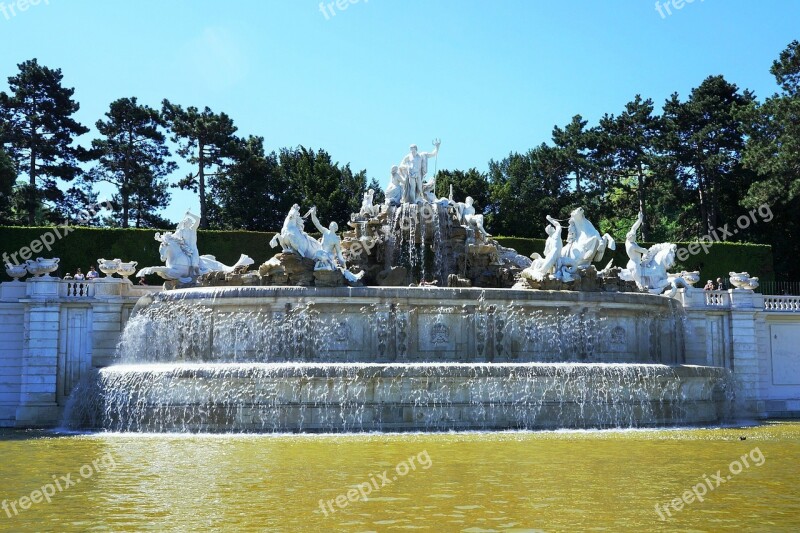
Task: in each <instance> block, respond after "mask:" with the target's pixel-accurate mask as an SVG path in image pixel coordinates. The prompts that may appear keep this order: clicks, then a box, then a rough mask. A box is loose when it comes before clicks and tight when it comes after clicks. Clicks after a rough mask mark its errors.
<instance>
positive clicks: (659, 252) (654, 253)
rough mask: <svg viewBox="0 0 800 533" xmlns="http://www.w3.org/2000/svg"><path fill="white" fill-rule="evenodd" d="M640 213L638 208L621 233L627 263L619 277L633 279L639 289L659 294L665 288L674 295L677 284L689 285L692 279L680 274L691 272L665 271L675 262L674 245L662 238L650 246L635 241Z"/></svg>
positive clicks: (669, 294)
mask: <svg viewBox="0 0 800 533" xmlns="http://www.w3.org/2000/svg"><path fill="white" fill-rule="evenodd" d="M642 220H644V215H643V214H642V213H641V212H640V213H639V217H638V218H637V219H636V222H634V223H633V226H632V227H631V230H630V231H629V232H628V234H627V235H626V236H625V250H626V251H627V253H628V259H629V260H628V264H627V267H626V268H624V269H623V270H621V271H620V273H619V277H620V279H622V280H625V281H633V282H635V283H636V286H637V287H639V289H641V290H646V291H647V292H649V293H651V294H661V293H663V292H665V291H669V293H668V296H674V295H675V293H676V292H677V291H678V288H679V287H683V288H685V289H691V288H692V283H694V282H695V281H696V280H694V281H692V280H685V279H683V277H682V275H684V274H685V275H686V276H687V277H690V275H692V274H694V273H691V272H683V273H681V274H670V273H669V272H667V271H668V270H669V269H670V268H672V266H673V265H674V264H675V254H676V252H677V248H678V247H677V246H676V245H674V244H672V243H669V242H662V243H659V244H654V245H653V246H651V247H650V248H643V247H642V246H639V245H638V244H637V243H636V232H637V231H638V229H639V227H640V226H641V225H642Z"/></svg>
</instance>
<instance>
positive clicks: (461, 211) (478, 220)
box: [455, 196, 491, 237]
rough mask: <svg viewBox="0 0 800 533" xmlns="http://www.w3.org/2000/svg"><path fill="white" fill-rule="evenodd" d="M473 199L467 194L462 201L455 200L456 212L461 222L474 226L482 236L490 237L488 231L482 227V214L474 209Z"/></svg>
mask: <svg viewBox="0 0 800 533" xmlns="http://www.w3.org/2000/svg"><path fill="white" fill-rule="evenodd" d="M474 204H475V200H473V199H472V196H467V198H466V199H465V200H464V202H456V203H455V205H456V212H457V213H458V218H459V219H460V220H461V223H462V224H464V225H465V226H467V227H470V226H475V229H477V230H478V232H479V233H480V234H481V235H483V236H484V237H491V235H489V232H488V231H486V229H485V228H484V227H483V215H479V214H477V212H476V211H475V205H474Z"/></svg>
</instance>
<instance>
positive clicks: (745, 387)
mask: <svg viewBox="0 0 800 533" xmlns="http://www.w3.org/2000/svg"><path fill="white" fill-rule="evenodd" d="M729 293H730V298H731V341H732V342H731V345H732V347H733V372H734V375H735V376H736V382H737V394H738V396H739V397H738V398H737V400H736V404H737V410H739V411H740V414H747V415H755V414H757V412H756V411H757V401H758V396H759V380H760V374H761V371H760V368H759V359H760V358H759V349H760V346H759V342H758V339H759V336H760V335H759V331H758V329H759V325H761V326H762V327H763V322H764V321H763V320H759V319H760V318H761V315H763V310H764V297H763V296H762V295H761V294H756V293H754V292H752V291H746V290H741V289H735V290H730V291H729Z"/></svg>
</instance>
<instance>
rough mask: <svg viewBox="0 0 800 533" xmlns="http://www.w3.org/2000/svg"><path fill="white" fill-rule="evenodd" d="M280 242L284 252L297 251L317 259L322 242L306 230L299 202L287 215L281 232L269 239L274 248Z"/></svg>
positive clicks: (306, 256)
mask: <svg viewBox="0 0 800 533" xmlns="http://www.w3.org/2000/svg"><path fill="white" fill-rule="evenodd" d="M309 214H310V213H309ZM279 244H280V246H281V249H282V250H283V252H284V253H295V254H297V255H299V256H301V257H305V258H307V259H316V257H317V252H319V251H320V250H322V244H321V243H320V242H319V241H318V240H317V239H315V238H313V237H312V236H310V235H309V234H307V233H306V232H305V220H303V217H302V216H300V206H299V205H297V204H294V205H293V206H292V208H291V209H290V210H289V214H288V215H286V219H285V220H284V221H283V228H281V232H280V233H278V234H277V235H275V236H274V237H272V240H271V241H269V245H270V247H272V248H275V247H276V246H278V245H279Z"/></svg>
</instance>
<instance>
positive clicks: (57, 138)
mask: <svg viewBox="0 0 800 533" xmlns="http://www.w3.org/2000/svg"><path fill="white" fill-rule="evenodd" d="M17 66H18V68H19V73H18V74H17V75H16V76H11V77H9V78H8V86H9V89H10V91H11V92H10V94H7V93H5V92H0V117H2V118H3V120H4V122H5V123H6V127H5V128H4V129H5V133H4V136H5V137H6V138H5V141H6V142H8V143H9V146H10V148H9V155H10V156H11V158H12V160H13V161H14V163H15V166H16V169H17V172H18V173H20V174H26V175H27V177H28V187H27V188H26V190H25V193H26V194H27V198H26V200H27V219H28V220H27V222H28V224H29V225H33V224H34V223H35V222H36V210H37V205H38V202H39V200H40V199H43V200H47V201H50V202H57V201H58V200H60V199H63V193H62V191H61V190H60V189H59V187H58V180H59V179H61V180H64V181H72V180H73V179H74V178H75V177H76V176H78V175H79V174H80V168H79V167H78V164H77V163H78V158H79V156H80V155H81V152H80V150H78V149H77V148H75V147H73V146H72V142H73V139H74V138H75V137H77V136H80V135H83V134H84V133H86V132H88V131H89V130H88V128H86V127H85V126H83V125H81V124H80V123H78V122H77V121H76V120H75V119H73V118H72V116H73V115H74V114H75V112H77V111H78V109H79V108H80V105H79V104H78V103H77V102H76V101H74V100H73V99H72V96H73V94H74V93H75V89H69V88H66V87H62V85H61V82H62V80H63V75H62V74H61V69H55V70H53V69H50V68H48V67H46V66H43V65H39V63H38V61H37V60H36V59H31V60H28V61H25V62H23V63H20V64H19V65H17Z"/></svg>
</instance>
